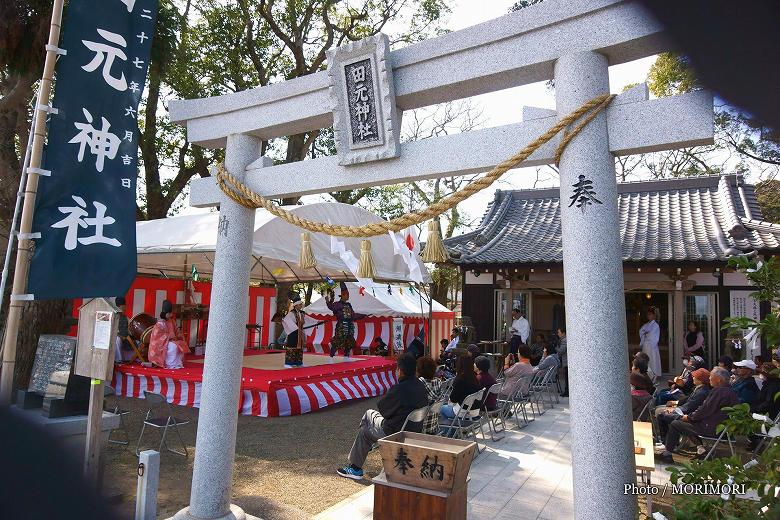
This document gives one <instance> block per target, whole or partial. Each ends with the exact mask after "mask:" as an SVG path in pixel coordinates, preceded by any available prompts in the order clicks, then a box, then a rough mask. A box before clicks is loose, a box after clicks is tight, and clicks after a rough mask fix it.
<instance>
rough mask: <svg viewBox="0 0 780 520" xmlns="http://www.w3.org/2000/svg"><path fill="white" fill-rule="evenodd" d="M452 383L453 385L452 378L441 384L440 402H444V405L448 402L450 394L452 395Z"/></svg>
mask: <svg viewBox="0 0 780 520" xmlns="http://www.w3.org/2000/svg"><path fill="white" fill-rule="evenodd" d="M454 383H455V378H454V377H451V378H449V379H445V380H444V382H443V383H442V384H441V390H440V392H439V399H440V400H442V401H444V402H445V403H447V402H449V399H450V394H451V393H452V385H453V384H454Z"/></svg>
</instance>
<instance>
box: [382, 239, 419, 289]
mask: <svg viewBox="0 0 780 520" xmlns="http://www.w3.org/2000/svg"><path fill="white" fill-rule="evenodd" d="M388 233H389V234H390V239H391V240H392V241H393V252H394V253H395V254H396V255H400V256H401V258H402V259H403V261H404V263H405V264H406V266H407V267H408V268H409V278H410V279H411V280H412V281H415V282H417V283H422V281H423V278H422V272H421V271H420V264H419V262H417V256H418V255H419V254H420V241H419V240H418V237H417V230H416V229H415V228H414V227H408V228H406V229H404V230H402V231H401V232H399V233H393V232H392V231H388Z"/></svg>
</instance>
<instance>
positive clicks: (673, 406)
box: [655, 368, 712, 439]
mask: <svg viewBox="0 0 780 520" xmlns="http://www.w3.org/2000/svg"><path fill="white" fill-rule="evenodd" d="M691 377H692V378H693V384H694V388H693V392H691V395H690V396H688V397H685V398H683V399H681V400H679V401H667V403H666V404H665V405H663V406H659V407H657V408H656V409H655V414H656V416H657V417H658V430H659V434H660V436H661V438H662V439H665V438H666V433H667V432H668V431H669V425H670V424H672V421H674V420H675V419H679V418H680V417H682V416H683V415H690V414H692V413H693V412H695V411H696V409H697V408H699V406H701V405H702V403H703V402H704V400H705V399H707V396H708V395H710V390H712V388H711V387H710V371H709V370H707V369H706V368H699V369H697V370H695V371H694V372H693V373H692V374H691Z"/></svg>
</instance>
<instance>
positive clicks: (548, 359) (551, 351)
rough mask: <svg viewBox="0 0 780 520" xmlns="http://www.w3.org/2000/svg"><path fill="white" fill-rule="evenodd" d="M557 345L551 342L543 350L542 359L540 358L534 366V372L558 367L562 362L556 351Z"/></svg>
mask: <svg viewBox="0 0 780 520" xmlns="http://www.w3.org/2000/svg"><path fill="white" fill-rule="evenodd" d="M555 349H556V346H555V344H553V343H550V344H549V345H547V347H545V349H544V350H543V351H542V359H540V360H539V364H538V365H536V366H535V367H534V372H542V373H544V372H546V371H548V370H549V369H551V368H553V367H557V366H559V365H560V364H561V358H560V357H558V353H557V352H556V350H555Z"/></svg>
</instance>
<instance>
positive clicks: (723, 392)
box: [657, 367, 739, 463]
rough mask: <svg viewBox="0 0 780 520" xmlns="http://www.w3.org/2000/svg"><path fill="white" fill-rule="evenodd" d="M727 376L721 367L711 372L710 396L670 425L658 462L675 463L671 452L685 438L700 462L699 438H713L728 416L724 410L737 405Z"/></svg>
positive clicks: (701, 450)
mask: <svg viewBox="0 0 780 520" xmlns="http://www.w3.org/2000/svg"><path fill="white" fill-rule="evenodd" d="M729 378H730V374H729V372H728V370H726V369H724V368H722V367H715V368H713V369H712V372H710V386H711V387H712V390H710V393H709V395H708V396H707V398H706V399H705V400H704V402H703V403H702V404H701V405H700V406H699V407H698V408H697V409H696V410H695V411H694V412H692V413H690V414H686V415H683V416H682V417H680V418H679V419H675V420H674V421H672V423H671V424H670V425H669V431H668V432H667V434H666V440H665V442H664V444H665V448H664V451H663V453H661V454H660V455H659V456H658V459H657V460H660V461H661V462H666V463H674V459H673V458H672V452H674V450H676V449H677V446H678V444H679V442H680V437H681V436H683V435H685V436H686V437H688V438H689V439H691V441H692V442H693V443H694V444H695V445H696V456H695V458H697V459H701V458H703V457H704V454H705V453H706V452H707V450H706V449H705V448H704V444H703V443H702V440H701V437H714V436H715V435H716V433H715V430H716V428H717V426H718V424H720V423H722V422H723V421H724V420H725V419H726V418H727V417H728V415H727V414H726V412H724V411H722V408H724V407H726V406H734V405H735V404H739V397H737V394H736V392H734V390H732V389H731V386H730V385H729Z"/></svg>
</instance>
